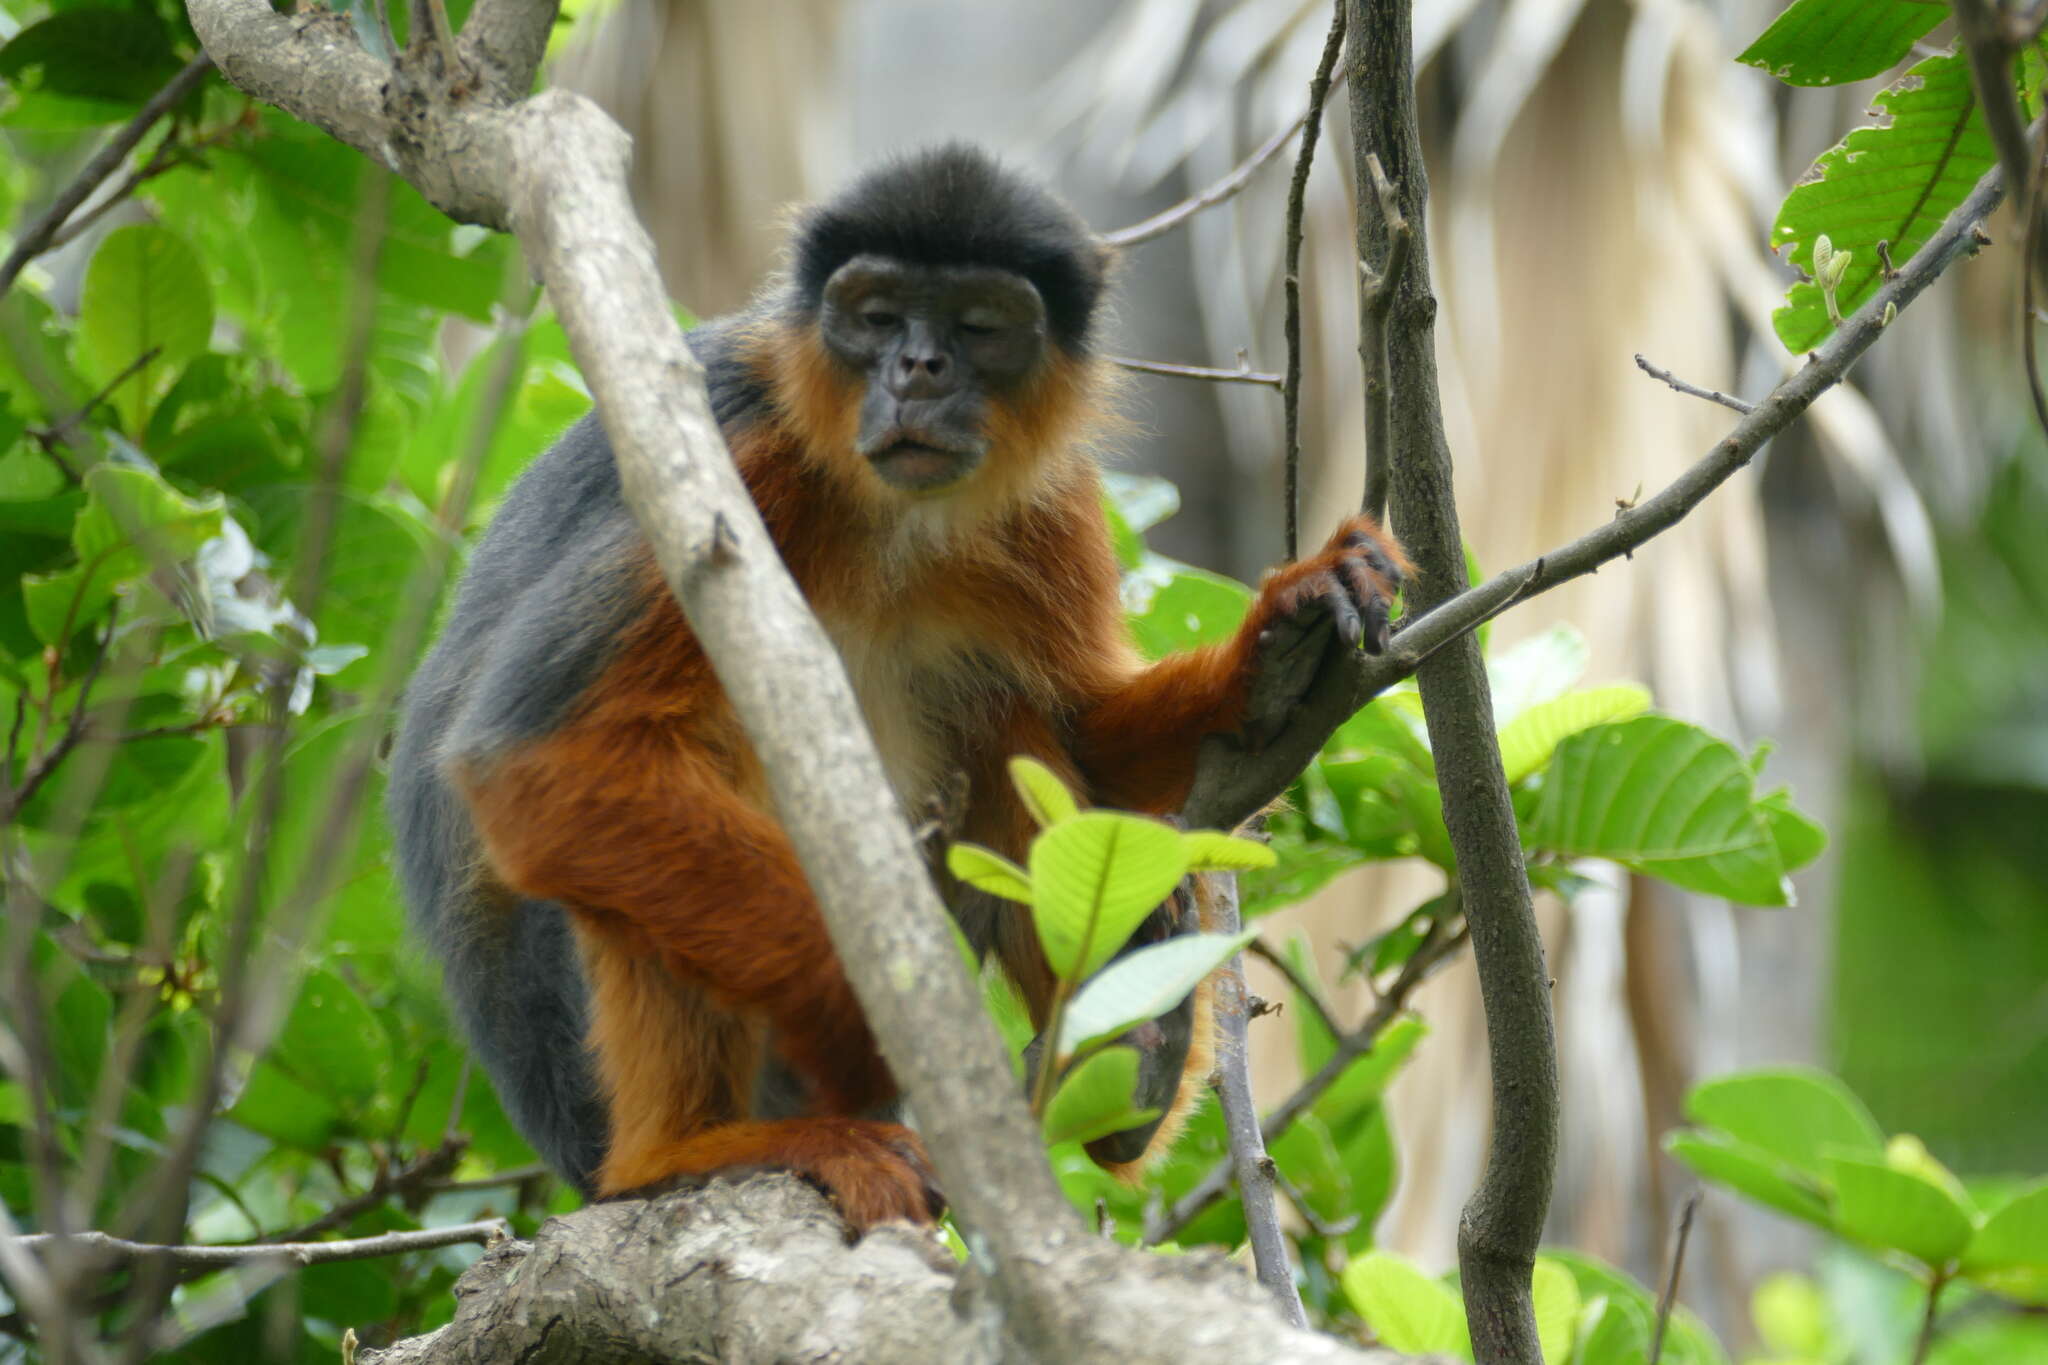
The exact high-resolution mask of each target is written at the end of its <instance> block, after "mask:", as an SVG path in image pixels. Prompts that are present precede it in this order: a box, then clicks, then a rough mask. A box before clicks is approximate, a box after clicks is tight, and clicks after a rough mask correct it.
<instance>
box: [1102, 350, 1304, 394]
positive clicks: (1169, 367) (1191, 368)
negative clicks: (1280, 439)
mask: <svg viewBox="0 0 2048 1365" xmlns="http://www.w3.org/2000/svg"><path fill="white" fill-rule="evenodd" d="M1103 359H1104V360H1107V361H1108V362H1109V363H1110V364H1112V365H1115V366H1117V367H1118V368H1120V369H1125V370H1135V371H1136V372H1137V373H1139V374H1163V375H1170V376H1171V377H1173V378H1175V379H1207V380H1210V381H1211V382H1213V383H1217V384H1263V385H1265V386H1266V387H1268V388H1274V389H1277V388H1281V387H1283V386H1284V385H1285V384H1286V382H1287V381H1286V380H1284V379H1282V378H1281V377H1280V376H1279V375H1277V374H1268V373H1266V372H1265V371H1264V370H1255V369H1253V368H1252V367H1251V363H1250V362H1249V361H1247V360H1246V359H1245V357H1244V352H1243V351H1239V352H1238V353H1237V368H1236V369H1234V370H1218V369H1213V368H1211V367H1209V366H1207V365H1175V364H1173V363H1172V362H1170V361H1165V360H1135V359H1133V358H1131V357H1130V356H1124V355H1110V356H1104V357H1103Z"/></svg>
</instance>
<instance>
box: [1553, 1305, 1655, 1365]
mask: <svg viewBox="0 0 2048 1365" xmlns="http://www.w3.org/2000/svg"><path fill="white" fill-rule="evenodd" d="M1577 1329H1578V1330H1577V1337H1578V1344H1577V1347H1576V1348H1575V1351H1574V1353H1573V1355H1572V1357H1571V1360H1572V1365H1643V1362H1644V1361H1646V1360H1648V1359H1649V1358H1650V1315H1649V1312H1648V1310H1647V1309H1644V1308H1642V1307H1640V1306H1638V1305H1637V1304H1635V1303H1634V1302H1632V1301H1630V1300H1628V1299H1609V1298H1594V1299H1591V1300H1589V1301H1588V1302H1587V1304H1586V1307H1585V1311H1584V1312H1583V1313H1582V1314H1580V1317H1579V1321H1578V1323H1577Z"/></svg>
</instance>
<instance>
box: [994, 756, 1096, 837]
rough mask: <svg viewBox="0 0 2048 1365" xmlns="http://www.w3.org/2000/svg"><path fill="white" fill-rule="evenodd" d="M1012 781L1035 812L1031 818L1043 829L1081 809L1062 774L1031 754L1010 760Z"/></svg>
mask: <svg viewBox="0 0 2048 1365" xmlns="http://www.w3.org/2000/svg"><path fill="white" fill-rule="evenodd" d="M1010 781H1012V782H1013V783H1015V784H1016V786H1017V795H1018V797H1020V798H1021V799H1022V800H1023V802H1024V809H1025V810H1027V811H1030V812H1031V818H1032V819H1034V820H1036V821H1037V822H1038V824H1039V827H1040V828H1041V829H1043V828H1045V827H1046V826H1049V825H1056V824H1058V823H1059V822H1060V821H1062V820H1064V819H1066V818H1067V817H1068V816H1070V815H1073V814H1074V813H1075V812H1077V811H1078V810H1080V807H1079V806H1078V805H1076V804H1075V802H1074V794H1073V793H1072V792H1070V791H1068V790H1067V784H1066V783H1064V782H1062V781H1060V777H1059V774H1058V773H1056V772H1054V771H1053V770H1052V769H1051V768H1048V767H1046V766H1045V765H1044V764H1043V763H1040V762H1039V761H1038V760H1037V759H1035V758H1032V757H1031V756H1030V755H1029V754H1018V755H1017V756H1016V757H1015V758H1013V759H1011V760H1010Z"/></svg>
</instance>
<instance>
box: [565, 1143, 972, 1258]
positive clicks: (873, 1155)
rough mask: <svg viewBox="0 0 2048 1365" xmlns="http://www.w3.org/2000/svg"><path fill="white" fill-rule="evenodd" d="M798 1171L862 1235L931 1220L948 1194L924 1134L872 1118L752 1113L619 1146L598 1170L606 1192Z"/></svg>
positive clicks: (599, 1186) (940, 1208)
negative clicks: (671, 1137)
mask: <svg viewBox="0 0 2048 1365" xmlns="http://www.w3.org/2000/svg"><path fill="white" fill-rule="evenodd" d="M754 1171H791V1172H794V1173H795V1174H797V1175H800V1176H802V1177H804V1179H806V1180H808V1181H810V1182H811V1183H812V1184H814V1185H816V1186H818V1187H819V1188H820V1189H822V1190H823V1191H824V1192H825V1194H826V1195H827V1196H828V1197H830V1199H831V1200H832V1202H833V1203H834V1204H835V1205H837V1206H838V1209H839V1214H840V1216H841V1217H842V1218H844V1219H845V1220H846V1226H847V1229H848V1231H849V1232H851V1233H852V1234H853V1235H854V1236H855V1237H859V1236H860V1235H861V1234H863V1233H865V1232H866V1231H867V1230H868V1229H869V1228H871V1227H873V1226H875V1224H877V1223H887V1222H889V1221H891V1220H893V1219H899V1218H900V1219H904V1220H906V1221H908V1222H912V1223H927V1224H928V1223H931V1222H933V1221H935V1220H936V1219H937V1218H938V1216H939V1214H941V1213H942V1212H944V1211H945V1207H946V1197H945V1196H944V1195H943V1194H941V1193H940V1192H939V1186H938V1178H937V1177H936V1176H934V1175H933V1174H932V1168H931V1161H930V1158H928V1157H927V1156H926V1155H925V1151H924V1143H922V1142H921V1141H919V1140H918V1136H917V1134H915V1133H913V1132H911V1131H910V1130H909V1129H908V1128H905V1127H904V1126H903V1125H902V1124H900V1123H881V1122H877V1121H875V1120H872V1119H853V1118H802V1119H772V1120H758V1119H756V1120H748V1121H746V1122H742V1123H726V1124H720V1125H718V1126H717V1127H713V1128H707V1129H705V1130H704V1131H703V1132H701V1133H697V1134H695V1135H693V1136H691V1137H687V1138H683V1139H681V1140H680V1141H674V1142H664V1143H657V1144H654V1145H651V1146H645V1147H641V1148H639V1149H637V1150H634V1149H624V1150H618V1151H614V1152H613V1153H612V1154H611V1155H610V1156H609V1157H607V1158H606V1159H605V1163H604V1168H603V1169H602V1170H601V1171H599V1173H598V1189H599V1192H600V1193H602V1194H605V1195H616V1194H624V1193H627V1192H629V1191H638V1190H645V1189H648V1188H650V1187H654V1186H661V1185H667V1184H672V1183H674V1182H676V1181H677V1180H679V1179H682V1178H686V1177H690V1176H707V1175H735V1174H747V1173H750V1172H754Z"/></svg>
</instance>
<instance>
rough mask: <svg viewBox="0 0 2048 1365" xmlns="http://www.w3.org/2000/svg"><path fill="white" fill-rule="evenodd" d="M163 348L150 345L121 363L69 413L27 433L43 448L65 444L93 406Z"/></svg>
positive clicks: (140, 369)
mask: <svg viewBox="0 0 2048 1365" xmlns="http://www.w3.org/2000/svg"><path fill="white" fill-rule="evenodd" d="M163 349H164V348H163V347H161V346H152V347H150V348H149V349H148V350H146V351H144V352H143V353H142V354H141V355H139V356H136V357H135V359H133V360H131V361H129V362H128V363H127V364H126V365H123V366H122V367H121V372H120V373H119V374H117V375H115V376H114V377H113V378H112V379H109V380H108V381H107V382H106V383H104V384H102V385H100V387H99V391H98V392H97V393H95V394H93V396H92V397H90V398H88V399H86V400H85V401H84V402H83V403H80V404H79V405H78V407H77V408H76V409H75V410H73V411H72V412H71V413H69V414H68V415H66V416H64V417H60V418H58V419H57V420H56V421H54V422H52V423H50V425H48V426H46V427H31V428H30V429H29V435H30V436H33V437H34V438H35V439H36V442H37V444H39V445H41V446H42V447H43V448H44V449H45V450H47V449H49V448H50V447H52V446H58V445H63V444H66V443H67V442H69V441H70V439H71V432H72V430H73V428H75V427H77V425H78V424H79V423H80V422H83V421H84V420H85V419H86V418H87V417H89V416H91V415H92V410H93V409H94V408H96V407H98V406H99V405H100V404H102V403H104V402H106V401H107V399H109V398H111V397H112V396H113V393H114V390H116V389H118V388H120V387H121V386H122V385H123V384H125V383H127V382H128V381H129V380H131V379H133V378H134V377H135V376H136V375H137V374H139V373H141V371H142V369H143V367H145V366H146V365H148V364H149V362H150V361H152V360H155V359H156V358H157V357H158V356H159V355H161V354H162V353H163Z"/></svg>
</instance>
